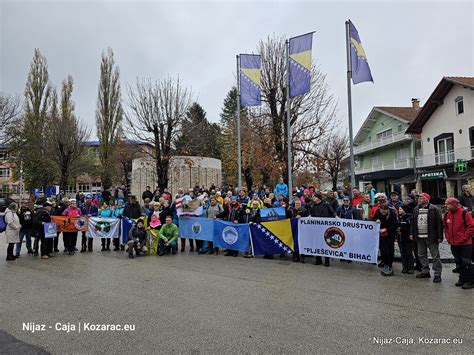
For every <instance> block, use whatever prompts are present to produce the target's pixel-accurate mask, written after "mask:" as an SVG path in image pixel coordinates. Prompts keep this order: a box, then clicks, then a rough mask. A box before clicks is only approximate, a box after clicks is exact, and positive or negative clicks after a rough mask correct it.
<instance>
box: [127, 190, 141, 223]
mask: <svg viewBox="0 0 474 355" xmlns="http://www.w3.org/2000/svg"><path fill="white" fill-rule="evenodd" d="M123 215H124V216H125V217H128V218H131V219H137V218H140V217H141V216H142V215H143V208H142V207H141V206H140V204H139V203H138V201H137V198H136V196H134V195H130V202H127V204H126V205H125V209H124V211H123Z"/></svg>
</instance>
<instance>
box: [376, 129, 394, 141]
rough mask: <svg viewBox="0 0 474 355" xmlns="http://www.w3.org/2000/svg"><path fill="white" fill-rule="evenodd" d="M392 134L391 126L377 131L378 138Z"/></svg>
mask: <svg viewBox="0 0 474 355" xmlns="http://www.w3.org/2000/svg"><path fill="white" fill-rule="evenodd" d="M391 135H392V129H391V128H389V129H387V130H385V131H383V132H380V133H377V139H384V138H387V137H390V136H391Z"/></svg>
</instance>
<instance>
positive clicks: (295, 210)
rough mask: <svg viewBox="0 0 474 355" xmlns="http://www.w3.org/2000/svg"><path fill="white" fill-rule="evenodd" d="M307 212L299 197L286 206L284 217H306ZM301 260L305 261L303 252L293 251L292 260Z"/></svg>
mask: <svg viewBox="0 0 474 355" xmlns="http://www.w3.org/2000/svg"><path fill="white" fill-rule="evenodd" d="M308 216H309V212H308V210H307V209H306V208H305V206H303V205H302V203H301V200H300V199H299V198H295V205H294V206H290V207H288V209H287V211H286V218H301V217H308ZM298 261H300V262H302V263H303V264H304V263H306V260H305V256H304V254H301V255H300V253H299V252H297V251H295V252H294V253H293V262H295V263H296V262H298Z"/></svg>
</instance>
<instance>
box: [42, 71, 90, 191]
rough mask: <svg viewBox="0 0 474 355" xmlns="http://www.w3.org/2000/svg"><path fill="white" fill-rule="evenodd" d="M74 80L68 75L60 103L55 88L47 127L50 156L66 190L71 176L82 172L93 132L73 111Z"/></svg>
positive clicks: (63, 83)
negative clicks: (87, 142) (88, 141)
mask: <svg viewBox="0 0 474 355" xmlns="http://www.w3.org/2000/svg"><path fill="white" fill-rule="evenodd" d="M72 91H73V80H72V77H71V76H68V78H67V79H66V80H64V81H63V82H62V86H61V99H60V102H59V105H58V102H57V101H58V100H57V94H56V92H55V91H53V95H52V105H51V121H50V127H49V130H48V133H49V134H48V136H47V139H46V141H47V144H48V151H49V152H50V154H49V159H50V160H51V162H52V163H53V167H54V168H55V169H56V170H57V171H58V172H59V186H60V188H61V189H64V190H66V188H67V185H68V181H69V179H70V177H72V176H75V175H78V174H80V173H81V172H82V171H81V169H82V167H83V164H81V163H82V162H83V160H84V157H85V155H84V153H85V151H86V146H85V145H84V142H85V141H86V140H87V139H88V137H89V135H90V131H89V130H88V129H87V128H86V127H85V126H84V125H83V124H82V123H81V122H80V121H79V120H78V118H77V117H76V115H75V114H74V102H73V101H72Z"/></svg>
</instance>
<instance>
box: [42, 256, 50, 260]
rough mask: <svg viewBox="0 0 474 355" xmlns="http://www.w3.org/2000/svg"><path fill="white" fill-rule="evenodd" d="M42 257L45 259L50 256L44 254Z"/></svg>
mask: <svg viewBox="0 0 474 355" xmlns="http://www.w3.org/2000/svg"><path fill="white" fill-rule="evenodd" d="M41 259H44V260H46V259H49V256H47V255H43V256H42V257H41Z"/></svg>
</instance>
